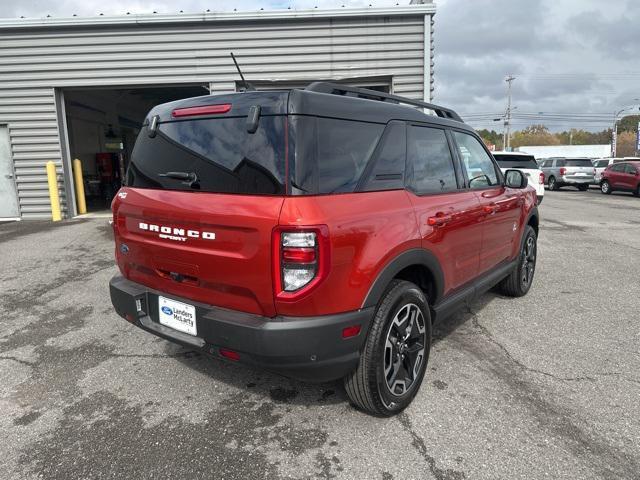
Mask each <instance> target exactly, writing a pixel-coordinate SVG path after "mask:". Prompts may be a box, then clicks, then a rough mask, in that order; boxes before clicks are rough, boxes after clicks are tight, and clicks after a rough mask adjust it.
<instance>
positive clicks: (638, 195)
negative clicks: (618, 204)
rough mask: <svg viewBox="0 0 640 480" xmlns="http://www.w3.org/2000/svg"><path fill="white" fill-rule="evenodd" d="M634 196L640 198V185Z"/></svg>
mask: <svg viewBox="0 0 640 480" xmlns="http://www.w3.org/2000/svg"><path fill="white" fill-rule="evenodd" d="M633 195H634V196H636V197H640V183H639V184H638V186H637V187H636V189H635V190H634V191H633Z"/></svg>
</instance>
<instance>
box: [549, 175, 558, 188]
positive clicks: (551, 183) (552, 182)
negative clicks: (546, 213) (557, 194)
mask: <svg viewBox="0 0 640 480" xmlns="http://www.w3.org/2000/svg"><path fill="white" fill-rule="evenodd" d="M549 190H553V191H556V190H558V183H557V182H556V177H549Z"/></svg>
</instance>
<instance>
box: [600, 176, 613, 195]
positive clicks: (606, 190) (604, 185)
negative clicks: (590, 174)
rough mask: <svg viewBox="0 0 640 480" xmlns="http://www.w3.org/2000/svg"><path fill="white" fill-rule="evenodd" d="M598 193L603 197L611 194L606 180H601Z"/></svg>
mask: <svg viewBox="0 0 640 480" xmlns="http://www.w3.org/2000/svg"><path fill="white" fill-rule="evenodd" d="M600 191H601V192H602V193H604V194H605V195H609V194H610V193H611V184H610V183H609V182H608V181H607V180H603V181H602V183H600Z"/></svg>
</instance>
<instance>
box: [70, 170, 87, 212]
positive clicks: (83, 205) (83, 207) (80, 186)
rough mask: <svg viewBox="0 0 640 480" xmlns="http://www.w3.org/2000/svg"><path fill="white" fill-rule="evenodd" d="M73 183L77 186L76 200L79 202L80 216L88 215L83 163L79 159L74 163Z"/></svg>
mask: <svg viewBox="0 0 640 480" xmlns="http://www.w3.org/2000/svg"><path fill="white" fill-rule="evenodd" d="M73 183H75V184H76V199H77V200H78V214H79V215H84V214H85V213H87V202H86V200H85V199H84V183H82V163H81V162H80V160H79V159H77V158H76V159H75V160H74V161H73Z"/></svg>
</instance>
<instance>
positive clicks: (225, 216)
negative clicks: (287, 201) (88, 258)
mask: <svg viewBox="0 0 640 480" xmlns="http://www.w3.org/2000/svg"><path fill="white" fill-rule="evenodd" d="M283 201H284V199H283V197H272V196H268V197H259V198H256V196H251V195H229V194H214V193H195V194H194V193H190V192H175V191H172V192H167V191H163V190H151V189H137V188H123V189H122V190H121V191H120V192H119V195H118V196H117V197H116V200H115V201H114V204H113V210H114V218H115V231H116V258H117V262H118V266H119V267H120V270H121V271H122V273H123V275H124V276H125V277H126V278H128V279H130V280H132V281H134V282H138V283H141V284H143V285H145V286H147V287H150V288H153V289H156V290H159V291H161V292H166V293H167V294H168V295H174V296H178V297H184V298H187V299H191V300H194V301H197V302H202V303H206V304H210V305H216V306H218V307H223V308H229V309H233V310H240V311H245V312H249V313H255V314H259V315H266V316H274V315H275V310H274V304H273V287H272V273H271V234H272V231H273V228H274V227H275V226H276V225H277V223H278V216H279V214H280V209H281V207H282V202H283Z"/></svg>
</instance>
